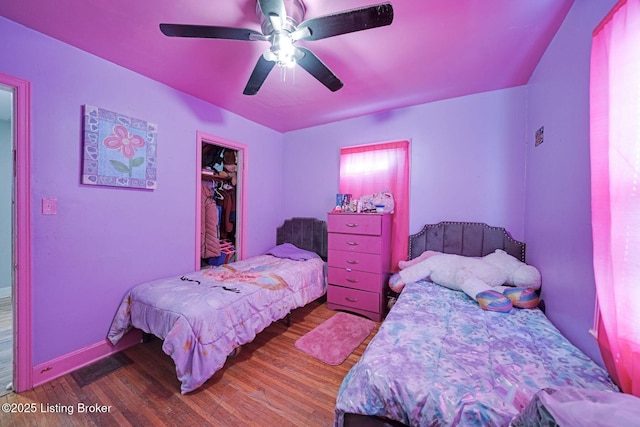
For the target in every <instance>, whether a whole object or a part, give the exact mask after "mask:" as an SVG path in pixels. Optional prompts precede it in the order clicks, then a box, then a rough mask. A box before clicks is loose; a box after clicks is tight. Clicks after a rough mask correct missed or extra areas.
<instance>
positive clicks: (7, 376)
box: [0, 297, 13, 396]
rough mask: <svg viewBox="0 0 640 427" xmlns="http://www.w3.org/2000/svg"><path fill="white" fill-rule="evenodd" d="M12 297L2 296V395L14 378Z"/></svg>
mask: <svg viewBox="0 0 640 427" xmlns="http://www.w3.org/2000/svg"><path fill="white" fill-rule="evenodd" d="M12 311H13V310H12V307H11V298H10V297H6V298H0V396H2V395H3V394H5V393H8V391H7V390H6V386H7V385H8V384H9V383H10V382H11V381H12V380H13V316H12Z"/></svg>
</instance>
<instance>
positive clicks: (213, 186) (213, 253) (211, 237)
mask: <svg viewBox="0 0 640 427" xmlns="http://www.w3.org/2000/svg"><path fill="white" fill-rule="evenodd" d="M197 151H198V165H197V171H198V180H197V184H198V191H197V193H198V194H197V201H198V206H197V210H196V212H197V217H198V218H197V226H196V228H197V233H196V251H197V256H196V269H202V268H205V267H208V266H218V265H222V264H228V263H231V262H234V261H236V260H239V259H242V258H243V256H242V255H243V246H244V245H243V243H244V239H243V236H244V227H243V224H244V222H243V219H244V216H243V209H242V205H243V200H244V183H245V182H246V181H245V180H244V175H245V173H246V157H247V153H246V147H245V146H243V145H241V144H237V143H233V142H230V141H226V140H224V139H221V138H217V137H214V136H211V135H204V134H202V133H198V150H197Z"/></svg>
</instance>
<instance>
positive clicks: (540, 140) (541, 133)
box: [536, 126, 544, 147]
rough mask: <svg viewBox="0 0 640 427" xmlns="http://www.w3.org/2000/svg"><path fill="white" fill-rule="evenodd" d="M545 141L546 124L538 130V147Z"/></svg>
mask: <svg viewBox="0 0 640 427" xmlns="http://www.w3.org/2000/svg"><path fill="white" fill-rule="evenodd" d="M543 142H544V126H542V127H540V129H538V130H537V131H536V147H537V146H538V145H540V144H542V143H543Z"/></svg>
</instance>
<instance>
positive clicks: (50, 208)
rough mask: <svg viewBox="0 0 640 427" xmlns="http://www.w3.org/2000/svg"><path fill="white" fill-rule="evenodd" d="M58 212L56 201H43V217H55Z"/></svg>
mask: <svg viewBox="0 0 640 427" xmlns="http://www.w3.org/2000/svg"><path fill="white" fill-rule="evenodd" d="M57 212H58V205H57V203H56V199H42V215H55V214H56V213H57Z"/></svg>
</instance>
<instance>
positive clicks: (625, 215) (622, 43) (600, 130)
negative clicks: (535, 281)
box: [590, 0, 640, 396]
mask: <svg viewBox="0 0 640 427" xmlns="http://www.w3.org/2000/svg"><path fill="white" fill-rule="evenodd" d="M590 93H591V95H590V96H591V103H590V105H591V107H590V108H591V204H592V221H593V266H594V272H595V281H596V291H597V297H598V308H599V316H598V322H599V324H598V325H597V326H598V327H597V329H598V331H599V333H598V344H599V346H600V350H601V353H602V357H603V360H604V362H605V365H606V367H607V369H608V371H609V373H610V374H611V376H612V378H613V379H614V380H615V381H616V382H617V383H618V385H619V386H620V388H621V389H622V390H623V391H624V392H626V393H631V394H634V395H636V396H640V0H626V1H620V2H619V3H618V4H617V5H616V6H615V7H614V8H613V10H612V11H611V12H610V13H609V15H608V16H607V17H606V18H605V19H604V20H603V21H602V23H601V24H600V25H599V26H598V27H597V28H596V29H595V30H594V32H593V43H592V47H591V88H590Z"/></svg>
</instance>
